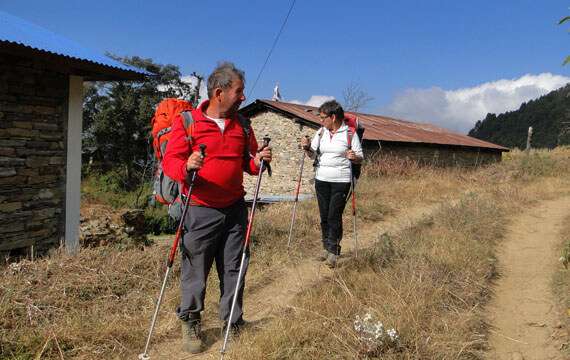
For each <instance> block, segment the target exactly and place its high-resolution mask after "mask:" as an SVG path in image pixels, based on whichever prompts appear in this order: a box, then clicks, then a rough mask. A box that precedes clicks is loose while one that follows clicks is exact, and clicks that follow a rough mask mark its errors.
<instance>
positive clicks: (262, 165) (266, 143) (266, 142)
mask: <svg viewBox="0 0 570 360" xmlns="http://www.w3.org/2000/svg"><path fill="white" fill-rule="evenodd" d="M270 140H271V139H270V138H268V137H267V136H265V137H264V138H263V146H262V147H261V149H260V150H259V151H261V150H263V149H264V148H266V147H267V146H269V141H270ZM264 169H265V161H264V160H263V159H261V162H260V163H259V175H257V184H256V185H255V193H254V194H253V203H252V204H251V214H249V222H248V224H247V230H246V233H245V241H244V244H243V251H242V254H241V264H240V266H239V273H238V278H237V282H236V288H235V291H234V297H233V299H232V307H231V309H230V317H229V318H228V321H227V322H226V334H225V335H224V344H223V345H222V349H221V350H220V353H221V357H220V359H221V360H223V359H224V355H225V353H226V346H227V345H228V336H229V334H230V328H231V327H232V316H233V314H234V310H235V307H236V301H237V297H238V292H239V286H240V283H241V278H242V276H243V267H244V264H245V254H246V251H247V247H248V245H249V241H250V240H249V239H250V236H251V229H252V227H253V218H254V215H255V207H256V205H257V197H258V195H259V188H260V187H261V176H262V175H263V170H264Z"/></svg>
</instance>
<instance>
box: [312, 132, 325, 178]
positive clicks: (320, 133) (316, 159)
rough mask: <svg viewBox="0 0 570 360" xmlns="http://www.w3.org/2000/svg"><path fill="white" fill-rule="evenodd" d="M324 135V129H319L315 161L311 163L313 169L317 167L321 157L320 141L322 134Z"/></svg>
mask: <svg viewBox="0 0 570 360" xmlns="http://www.w3.org/2000/svg"><path fill="white" fill-rule="evenodd" d="M324 133H325V128H324V127H321V128H320V129H319V130H318V132H317V135H318V136H319V141H318V142H317V148H316V149H315V154H316V155H315V161H313V167H315V168H316V167H317V166H319V159H320V157H321V139H322V138H323V134H324Z"/></svg>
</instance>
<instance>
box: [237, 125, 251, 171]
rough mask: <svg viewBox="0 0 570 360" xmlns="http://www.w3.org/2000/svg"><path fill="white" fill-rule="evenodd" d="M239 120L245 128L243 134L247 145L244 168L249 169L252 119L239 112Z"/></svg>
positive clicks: (244, 149)
mask: <svg viewBox="0 0 570 360" xmlns="http://www.w3.org/2000/svg"><path fill="white" fill-rule="evenodd" d="M238 120H239V124H240V125H241V128H242V130H243V136H244V138H245V146H244V147H243V168H244V169H247V166H248V164H249V160H250V159H251V152H250V150H249V138H250V136H251V120H250V119H248V118H246V117H245V116H243V115H241V114H238Z"/></svg>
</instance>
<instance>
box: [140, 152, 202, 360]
mask: <svg viewBox="0 0 570 360" xmlns="http://www.w3.org/2000/svg"><path fill="white" fill-rule="evenodd" d="M199 147H200V154H201V155H202V157H204V156H206V145H204V144H200V145H199ZM197 173H198V171H197V170H193V171H192V179H191V180H190V186H189V188H188V194H187V195H186V201H184V210H182V218H181V219H180V222H179V223H178V228H177V229H176V236H175V237H174V242H173V243H172V247H171V248H170V253H169V255H168V261H167V263H166V273H165V274H164V279H163V280H162V287H161V288H160V294H159V295H158V300H157V301H156V307H155V309H154V315H153V316H152V321H151V323H150V329H149V331H148V337H147V339H146V345H145V347H144V352H143V353H142V354H139V360H150V356H149V355H148V347H149V345H150V339H151V337H152V332H153V331H154V325H155V324H156V319H157V317H158V310H159V309H160V304H161V303H162V296H163V295H164V289H165V288H166V281H167V280H168V274H169V273H170V269H172V264H174V256H175V255H176V250H177V249H178V243H179V241H180V237H181V236H182V228H183V224H184V218H185V217H186V213H187V212H188V207H189V205H190V195H191V194H192V188H193V187H194V180H196V174H197Z"/></svg>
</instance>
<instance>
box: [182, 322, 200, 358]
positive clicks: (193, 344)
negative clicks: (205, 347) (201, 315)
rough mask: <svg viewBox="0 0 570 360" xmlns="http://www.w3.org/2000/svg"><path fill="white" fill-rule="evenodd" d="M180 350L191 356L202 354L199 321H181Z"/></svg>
mask: <svg viewBox="0 0 570 360" xmlns="http://www.w3.org/2000/svg"><path fill="white" fill-rule="evenodd" d="M182 350H184V351H186V352H189V353H191V354H198V353H200V352H202V333H201V324H200V320H188V321H182Z"/></svg>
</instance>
